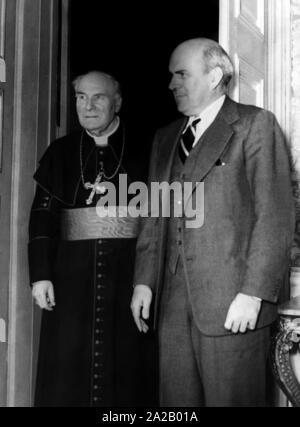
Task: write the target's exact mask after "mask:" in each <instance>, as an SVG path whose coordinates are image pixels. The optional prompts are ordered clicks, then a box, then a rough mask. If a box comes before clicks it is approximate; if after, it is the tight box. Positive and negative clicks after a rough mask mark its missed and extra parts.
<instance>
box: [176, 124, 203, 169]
mask: <svg viewBox="0 0 300 427" xmlns="http://www.w3.org/2000/svg"><path fill="white" fill-rule="evenodd" d="M200 120H201V119H195V120H194V121H193V122H192V123H191V124H190V125H189V127H188V128H187V129H186V131H185V132H184V133H183V134H182V135H181V139H180V143H179V147H178V154H179V157H180V159H181V161H182V163H184V162H185V160H186V158H187V156H188V154H186V152H185V150H186V151H187V152H188V153H189V152H190V151H191V149H192V148H193V143H194V141H195V136H196V126H197V124H198V123H199V122H200Z"/></svg>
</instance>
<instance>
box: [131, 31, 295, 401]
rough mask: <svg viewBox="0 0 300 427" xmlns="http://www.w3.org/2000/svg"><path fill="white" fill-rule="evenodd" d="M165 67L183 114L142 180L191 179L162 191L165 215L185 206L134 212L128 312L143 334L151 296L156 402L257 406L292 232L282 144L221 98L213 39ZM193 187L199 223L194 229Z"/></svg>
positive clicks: (259, 115) (268, 116)
mask: <svg viewBox="0 0 300 427" xmlns="http://www.w3.org/2000/svg"><path fill="white" fill-rule="evenodd" d="M170 72H171V74H172V80H171V83H170V89H171V90H172V91H173V94H174V98H175V101H176V104H177V108H178V110H179V111H180V112H181V113H182V114H183V115H184V116H185V117H184V118H181V119H179V120H177V121H176V122H174V123H171V124H170V125H169V126H167V127H166V128H164V129H161V130H159V131H158V132H157V134H156V138H155V140H154V144H153V151H152V158H151V166H150V183H153V182H163V181H167V182H168V183H172V182H177V183H178V182H179V183H181V184H182V186H184V184H186V183H189V182H190V183H191V185H192V187H191V188H192V191H191V194H187V195H186V194H184V201H182V198H180V197H179V195H178V192H177V193H176V192H175V195H174V197H170V194H171V192H169V194H168V195H166V193H164V194H163V195H162V200H161V201H162V205H163V206H166V205H167V204H169V205H170V206H171V208H172V209H171V212H172V211H174V209H175V208H176V207H178V205H183V215H182V216H181V217H177V216H178V215H173V216H172V215H171V216H170V218H166V217H164V215H163V214H162V215H160V216H159V217H154V216H153V215H152V217H151V216H150V217H148V218H144V220H143V224H142V230H141V233H140V237H139V239H138V244H137V257H136V267H135V279H134V284H135V288H134V293H133V297H132V302H131V308H132V312H133V316H134V319H135V322H136V324H137V327H138V328H139V330H140V331H143V332H146V331H147V329H148V325H147V323H146V321H145V320H146V319H147V318H148V317H149V307H150V304H151V300H152V295H153V293H155V294H156V295H155V296H156V298H155V322H156V323H157V324H158V335H159V363H160V403H161V405H162V406H264V405H265V404H266V403H265V377H266V362H267V354H268V347H269V333H270V325H271V324H272V323H273V322H274V320H275V319H276V302H277V299H278V294H279V291H280V288H281V286H282V284H283V282H284V279H285V277H286V275H287V272H288V267H289V251H290V246H291V242H292V238H293V230H294V204H293V200H292V191H291V182H290V162H289V155H288V151H287V147H286V145H285V141H284V138H283V135H282V133H281V130H280V128H279V126H278V123H277V121H276V119H275V117H274V115H273V114H272V113H270V112H268V111H266V110H263V109H260V108H257V107H254V106H249V105H242V104H239V103H236V102H234V101H232V100H231V99H230V98H229V97H228V96H226V91H227V88H228V84H229V82H230V80H231V78H232V75H233V66H232V63H231V61H230V58H229V57H228V55H227V54H226V52H225V51H224V50H223V49H222V48H221V46H220V45H219V44H218V43H216V42H214V41H212V40H208V39H193V40H188V41H186V42H184V43H182V44H181V45H179V46H178V47H177V48H176V49H175V51H174V52H173V54H172V56H171V60H170ZM203 185H204V187H203ZM201 186H202V188H203V191H204V203H203V205H202V210H203V214H204V220H203V224H200V223H199V221H198V224H197V221H195V223H194V225H193V223H192V222H191V220H190V219H189V220H188V219H187V217H188V214H189V213H190V211H191V203H192V204H195V203H196V206H199V204H198V203H197V200H196V199H197V197H200V193H201V192H199V191H198V190H199V188H200V187H201ZM188 206H189V207H188ZM165 212H166V211H165ZM197 215H199V216H201V215H200V212H199V209H198V211H196V216H197ZM195 224H197V225H195Z"/></svg>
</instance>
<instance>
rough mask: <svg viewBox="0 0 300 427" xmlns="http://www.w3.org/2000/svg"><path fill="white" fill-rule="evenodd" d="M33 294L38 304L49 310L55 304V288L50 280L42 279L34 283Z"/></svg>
mask: <svg viewBox="0 0 300 427" xmlns="http://www.w3.org/2000/svg"><path fill="white" fill-rule="evenodd" d="M32 296H33V298H34V300H35V302H36V304H37V305H38V306H39V307H41V308H43V309H45V310H48V311H52V310H53V307H54V306H55V299H54V288H53V284H52V282H50V280H40V281H39V282H35V283H33V284H32Z"/></svg>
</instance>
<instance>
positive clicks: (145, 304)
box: [130, 285, 152, 333]
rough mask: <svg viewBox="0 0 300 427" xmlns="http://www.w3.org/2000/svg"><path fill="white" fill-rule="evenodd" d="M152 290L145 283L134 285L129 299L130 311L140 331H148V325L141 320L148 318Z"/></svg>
mask: <svg viewBox="0 0 300 427" xmlns="http://www.w3.org/2000/svg"><path fill="white" fill-rule="evenodd" d="M151 301H152V290H151V288H149V286H146V285H136V286H135V287H134V291H133V295H132V299H131V305H130V307H131V311H132V315H133V318H134V321H135V324H136V326H137V328H138V330H139V331H140V332H144V333H146V332H148V329H149V327H148V325H147V324H146V322H145V321H144V320H143V319H145V320H147V319H149V313H150V305H151Z"/></svg>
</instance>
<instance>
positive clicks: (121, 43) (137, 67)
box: [69, 0, 219, 143]
mask: <svg viewBox="0 0 300 427" xmlns="http://www.w3.org/2000/svg"><path fill="white" fill-rule="evenodd" d="M88 4H89V5H88V6H82V2H71V10H70V72H71V78H73V77H75V76H76V75H78V74H80V73H83V72H85V71H88V70H91V69H100V70H103V71H106V72H108V73H111V74H113V75H115V77H116V78H117V79H118V80H119V81H120V83H121V87H122V92H123V98H124V99H123V107H122V111H121V115H122V117H123V119H124V121H125V122H126V124H127V126H134V127H135V129H136V127H138V130H140V131H141V132H143V138H144V137H146V138H145V140H147V143H150V142H149V141H150V140H151V139H152V135H153V133H154V131H155V130H156V129H157V128H158V127H160V126H163V125H165V124H167V123H169V122H170V121H172V120H173V119H175V118H176V117H177V111H176V108H175V103H174V101H173V97H172V96H171V92H170V91H169V90H168V83H169V73H168V61H169V57H170V54H171V52H172V50H173V49H174V48H175V47H176V46H177V45H178V44H179V43H180V42H182V41H184V40H186V39H190V38H194V37H208V38H212V39H214V40H216V41H218V37H219V0H210V1H209V2H205V6H202V5H201V8H199V2H196V1H193V2H189V3H188V7H186V8H185V9H184V14H183V13H182V9H181V8H180V9H178V8H176V7H175V6H171V7H170V9H169V10H167V11H165V10H163V9H162V8H161V7H159V6H154V5H153V3H152V2H149V1H148V2H140V3H138V6H136V4H135V5H133V3H130V2H126V3H125V2H124V4H123V5H122V6H120V5H118V6H116V4H114V3H109V4H107V3H105V2H100V1H90V2H89V3H88ZM69 108H70V110H71V117H70V127H71V129H73V128H76V126H77V119H76V113H75V108H74V102H73V99H72V97H71V105H70V106H69ZM145 129H147V131H146V132H145ZM145 133H146V134H147V136H146V135H145Z"/></svg>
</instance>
